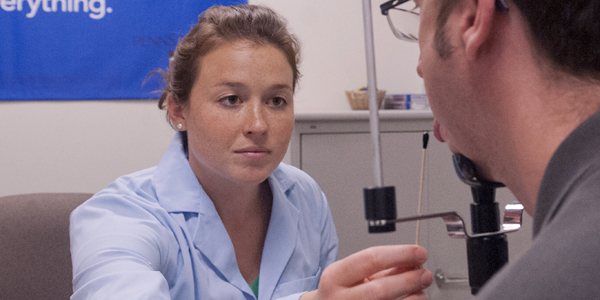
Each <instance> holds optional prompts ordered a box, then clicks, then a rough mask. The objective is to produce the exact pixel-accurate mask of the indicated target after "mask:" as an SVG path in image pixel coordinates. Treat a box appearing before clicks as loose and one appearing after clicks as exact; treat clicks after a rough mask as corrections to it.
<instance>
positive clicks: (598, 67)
mask: <svg viewBox="0 0 600 300" xmlns="http://www.w3.org/2000/svg"><path fill="white" fill-rule="evenodd" d="M512 1H513V2H514V3H515V4H516V6H517V7H518V8H519V10H520V11H521V13H522V14H523V16H524V18H525V19H526V22H527V23H528V25H529V28H530V30H531V39H532V41H533V43H534V45H535V47H536V49H537V50H538V51H539V53H540V54H541V55H543V56H545V57H547V58H548V60H549V61H550V62H552V63H553V64H554V66H555V67H557V68H558V69H559V70H561V71H563V72H566V73H569V74H573V75H575V76H578V77H582V78H592V79H596V80H600V0H562V1H560V0H535V1H531V0H512Z"/></svg>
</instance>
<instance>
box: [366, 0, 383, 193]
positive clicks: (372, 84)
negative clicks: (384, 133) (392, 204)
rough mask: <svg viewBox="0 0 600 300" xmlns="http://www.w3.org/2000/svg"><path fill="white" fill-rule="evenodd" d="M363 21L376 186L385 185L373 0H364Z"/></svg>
mask: <svg viewBox="0 0 600 300" xmlns="http://www.w3.org/2000/svg"><path fill="white" fill-rule="evenodd" d="M363 22H364V30H365V52H366V55H367V88H368V90H367V92H368V95H369V123H370V125H371V139H372V141H373V150H374V152H375V155H374V173H375V186H377V187H382V186H383V167H382V166H383V164H382V161H381V137H380V133H379V111H378V110H379V107H377V76H376V74H375V45H374V41H373V16H372V13H371V0H363Z"/></svg>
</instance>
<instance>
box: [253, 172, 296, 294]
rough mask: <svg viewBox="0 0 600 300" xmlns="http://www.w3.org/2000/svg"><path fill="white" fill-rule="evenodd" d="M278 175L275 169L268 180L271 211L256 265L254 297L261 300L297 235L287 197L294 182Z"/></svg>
mask: <svg viewBox="0 0 600 300" xmlns="http://www.w3.org/2000/svg"><path fill="white" fill-rule="evenodd" d="M281 175H283V174H282V171H281V170H280V169H276V170H275V172H273V174H271V176H270V177H269V183H270V185H271V190H272V192H273V208H272V211H271V220H270V222H269V230H268V231H267V237H266V239H265V246H264V248H263V254H262V259H261V263H260V281H259V282H260V283H259V287H258V288H259V290H258V295H259V297H260V298H261V299H271V297H272V295H273V292H274V291H275V287H276V286H277V283H278V282H279V279H280V278H281V275H282V274H283V271H284V270H285V267H286V266H287V264H288V261H289V260H290V258H291V257H292V253H293V252H294V249H295V247H296V241H297V236H298V221H299V218H300V211H299V210H298V209H297V208H296V206H294V203H292V202H291V201H290V200H289V199H290V198H289V197H288V196H289V194H290V193H291V190H292V188H293V186H294V182H292V181H291V180H290V179H289V178H288V177H287V176H281ZM267 270H268V271H267Z"/></svg>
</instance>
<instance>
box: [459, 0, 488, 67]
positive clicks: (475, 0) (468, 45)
mask: <svg viewBox="0 0 600 300" xmlns="http://www.w3.org/2000/svg"><path fill="white" fill-rule="evenodd" d="M468 2H470V6H471V7H470V12H468V14H469V15H468V16H467V17H466V19H465V23H464V27H463V28H464V30H463V44H464V47H465V53H466V55H467V58H468V59H469V60H474V59H476V58H477V56H478V55H479V53H480V50H481V48H482V47H483V45H484V44H485V42H486V41H487V40H488V39H489V38H490V34H491V31H492V23H493V21H494V16H495V13H496V5H495V1H494V0H468Z"/></svg>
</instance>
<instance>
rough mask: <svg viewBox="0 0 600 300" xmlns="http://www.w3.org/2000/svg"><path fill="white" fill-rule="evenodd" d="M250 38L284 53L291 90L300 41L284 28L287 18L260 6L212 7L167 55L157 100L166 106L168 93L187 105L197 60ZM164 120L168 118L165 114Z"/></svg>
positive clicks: (295, 79)
mask: <svg viewBox="0 0 600 300" xmlns="http://www.w3.org/2000/svg"><path fill="white" fill-rule="evenodd" d="M237 40H249V41H252V42H255V43H257V44H259V45H263V44H271V45H273V46H275V47H276V48H278V49H280V50H281V51H282V52H283V53H284V54H285V56H286V58H287V60H288V63H289V64H290V66H291V67H292V72H293V89H295V88H296V85H297V83H298V79H299V78H300V76H301V75H300V72H299V70H298V64H299V63H300V43H299V41H298V38H297V37H296V36H295V35H293V34H291V33H290V32H289V31H288V29H287V21H286V20H285V19H284V18H283V17H281V16H279V15H278V14H277V13H276V12H275V11H273V10H272V9H270V8H268V7H265V6H259V5H236V6H213V7H211V8H209V9H207V10H206V11H205V12H203V13H202V14H200V16H199V17H198V24H196V25H195V26H194V27H193V28H192V29H191V30H190V32H188V34H187V35H186V36H185V37H184V38H183V39H182V40H180V42H179V44H178V45H177V49H176V50H175V52H174V53H173V56H172V57H171V58H170V60H169V61H170V62H169V69H168V70H167V71H166V72H160V73H161V74H162V75H163V78H164V79H165V81H166V86H165V89H164V91H163V94H162V96H161V98H160V100H159V101H158V107H159V108H160V109H165V108H166V99H167V96H168V95H169V94H171V96H172V97H173V100H174V101H175V102H176V103H178V104H187V103H188V101H189V96H190V93H191V90H192V86H193V85H194V82H195V80H196V77H197V76H198V71H199V60H200V58H202V57H203V56H205V55H206V54H208V53H209V52H210V51H212V50H214V49H216V48H217V47H219V46H220V45H222V44H223V43H225V42H233V41H237ZM167 119H168V120H169V123H170V119H169V116H168V114H167Z"/></svg>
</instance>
